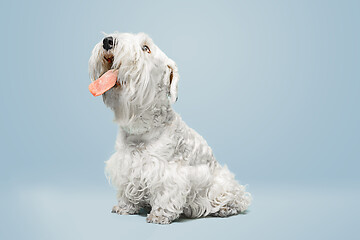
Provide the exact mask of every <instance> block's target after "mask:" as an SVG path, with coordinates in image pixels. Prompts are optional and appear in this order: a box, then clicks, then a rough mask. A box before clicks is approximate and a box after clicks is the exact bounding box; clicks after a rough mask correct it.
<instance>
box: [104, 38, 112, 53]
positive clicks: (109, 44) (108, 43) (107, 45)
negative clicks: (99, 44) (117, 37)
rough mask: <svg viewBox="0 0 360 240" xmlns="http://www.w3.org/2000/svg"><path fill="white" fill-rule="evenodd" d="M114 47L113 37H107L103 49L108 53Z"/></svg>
mask: <svg viewBox="0 0 360 240" xmlns="http://www.w3.org/2000/svg"><path fill="white" fill-rule="evenodd" d="M113 46H114V39H113V38H112V37H106V38H104V40H103V48H104V49H105V50H106V51H108V50H110V49H112V48H113Z"/></svg>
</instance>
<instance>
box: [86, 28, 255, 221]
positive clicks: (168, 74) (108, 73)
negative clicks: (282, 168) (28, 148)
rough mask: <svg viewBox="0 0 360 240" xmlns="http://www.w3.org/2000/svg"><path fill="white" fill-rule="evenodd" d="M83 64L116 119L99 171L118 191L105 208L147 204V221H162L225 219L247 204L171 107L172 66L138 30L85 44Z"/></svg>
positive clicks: (128, 209) (127, 209)
mask: <svg viewBox="0 0 360 240" xmlns="http://www.w3.org/2000/svg"><path fill="white" fill-rule="evenodd" d="M89 70H90V77H91V80H92V81H93V82H92V84H90V86H89V89H90V91H91V92H92V93H93V94H94V95H95V96H98V95H102V96H103V100H104V103H105V104H106V105H107V106H108V107H110V108H111V109H112V110H113V111H114V113H115V122H116V123H118V124H119V132H118V136H117V140H116V146H115V148H116V152H115V153H114V154H113V155H112V156H111V158H110V159H109V160H108V161H107V162H106V169H105V171H106V174H107V177H108V178H109V180H110V181H111V183H112V184H113V185H114V186H115V187H116V188H117V191H118V192H117V200H118V204H117V205H116V206H114V207H113V209H112V212H115V213H118V214H124V215H125V214H136V213H139V210H140V209H141V208H150V209H151V211H150V213H149V214H148V215H147V219H146V220H147V222H151V223H159V224H169V223H171V222H172V221H174V220H175V219H177V218H178V217H179V216H180V214H184V215H185V216H187V217H190V218H198V217H204V216H208V215H212V216H220V217H226V216H230V215H235V214H238V213H241V212H244V211H245V210H246V209H247V208H248V206H249V205H250V201H251V196H250V194H249V193H248V192H246V191H245V187H244V186H242V185H240V184H239V183H238V182H236V180H235V179H234V175H233V174H232V173H230V171H229V170H228V169H227V167H226V166H225V167H222V166H221V165H220V164H219V163H218V162H217V161H216V160H215V158H214V156H213V153H212V150H211V148H210V147H209V146H208V144H207V143H206V141H205V140H204V139H203V138H202V137H201V136H200V135H199V134H198V133H197V132H195V131H194V130H193V129H191V128H189V127H188V126H187V125H186V124H185V122H183V121H182V120H181V118H180V116H179V115H178V114H177V113H175V112H174V110H173V109H172V107H171V104H172V103H174V102H175V101H176V100H177V92H178V80H179V75H178V69H177V67H176V64H175V62H174V61H173V60H171V59H170V58H168V57H167V56H166V55H165V54H164V53H163V52H162V51H161V50H160V49H159V48H158V47H157V46H156V45H155V44H154V43H153V41H152V40H151V39H150V38H149V37H148V36H147V35H146V34H143V33H139V34H128V33H121V34H120V33H114V34H110V35H108V36H107V37H106V38H104V39H103V40H102V41H101V42H99V43H98V44H97V45H96V46H95V48H94V49H93V51H92V55H91V57H90V60H89ZM96 79H97V80H96Z"/></svg>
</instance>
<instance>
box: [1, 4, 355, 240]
mask: <svg viewBox="0 0 360 240" xmlns="http://www.w3.org/2000/svg"><path fill="white" fill-rule="evenodd" d="M0 9H1V10H0V13H1V14H0V18H1V22H0V24H1V38H0V46H1V49H2V50H1V56H2V57H1V60H0V61H1V63H0V66H1V94H0V99H1V101H0V104H1V105H0V106H1V119H0V120H1V124H0V131H1V139H0V141H1V142H0V146H1V156H0V158H1V168H0V177H1V179H0V180H1V181H0V186H1V189H2V191H1V192H2V194H1V197H0V206H1V209H0V210H1V217H0V221H1V222H0V238H1V239H127V238H129V239H132V238H138V239H192V238H195V237H196V238H198V239H205V237H206V238H208V239H220V238H223V237H225V238H234V239H265V238H266V239H339V238H340V239H358V238H359V234H358V231H357V230H358V222H359V220H358V216H359V213H360V211H359V206H358V205H359V201H360V191H359V189H360V188H359V187H360V186H359V185H360V184H359V180H360V179H359V167H360V164H359V159H360V150H359V149H360V128H359V122H360V111H359V103H360V97H359V93H360V74H359V67H360V47H359V44H360V33H359V29H360V24H359V23H360V17H359V10H360V2H359V1H319V0H312V1H266V0H264V1H256V0H252V1H217V2H212V1H181V2H180V1H179V2H172V1H131V2H130V1H127V2H122V1H99V2H93V1H56V2H53V1H2V2H1V3H0ZM116 30H118V31H120V32H134V33H137V32H146V33H148V34H149V35H150V36H151V37H152V38H153V40H154V41H155V43H156V44H157V45H158V46H159V47H160V48H161V49H162V50H163V51H164V52H165V53H166V54H167V55H168V56H169V57H171V58H172V59H173V60H175V62H176V63H177V65H178V67H179V71H180V75H181V78H180V84H179V100H178V102H177V103H176V104H175V105H174V108H175V110H176V111H177V112H179V113H180V114H181V116H182V117H183V119H184V120H185V121H186V122H187V123H188V125H190V126H191V127H192V128H194V129H196V130H197V131H198V132H199V133H200V134H201V135H203V136H204V137H205V139H206V140H207V141H208V143H209V144H210V146H212V148H213V150H214V153H215V156H216V157H217V159H218V161H219V162H221V163H222V164H227V165H228V166H229V168H230V169H231V171H233V172H234V173H235V174H236V177H237V179H238V180H239V181H240V182H241V183H243V184H249V185H248V189H249V191H250V192H251V193H252V194H253V197H254V201H253V205H252V206H251V207H250V209H249V211H248V213H247V214H246V215H240V216H235V217H231V218H227V219H218V218H205V219H199V220H181V221H179V222H176V223H173V224H172V225H170V226H158V225H151V224H146V222H145V217H144V216H116V215H113V214H110V209H111V207H112V206H113V205H114V204H115V191H114V190H113V189H112V188H111V187H110V186H109V185H108V183H107V182H106V179H105V177H104V174H103V168H104V161H105V160H107V158H108V157H109V156H110V155H111V154H112V152H113V146H114V141H115V136H116V130H117V127H116V125H115V124H114V123H112V117H113V116H112V112H111V111H110V110H109V109H107V108H106V107H105V106H104V105H103V103H102V100H101V98H94V97H92V95H91V94H90V93H89V92H88V84H89V82H90V80H89V77H88V66H87V62H88V59H89V57H90V52H91V50H92V48H93V46H94V45H95V44H96V43H97V42H98V41H100V40H101V39H102V36H103V35H102V34H101V31H104V32H108V33H111V32H113V31H116Z"/></svg>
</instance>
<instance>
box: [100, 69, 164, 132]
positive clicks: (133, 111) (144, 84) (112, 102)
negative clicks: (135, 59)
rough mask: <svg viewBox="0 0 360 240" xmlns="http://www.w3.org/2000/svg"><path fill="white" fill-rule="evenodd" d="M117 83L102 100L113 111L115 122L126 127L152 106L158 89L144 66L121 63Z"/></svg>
mask: <svg viewBox="0 0 360 240" xmlns="http://www.w3.org/2000/svg"><path fill="white" fill-rule="evenodd" d="M118 81H119V82H120V83H119V85H118V86H116V87H113V88H112V89H110V90H109V91H107V92H105V93H104V94H103V100H104V103H105V104H106V105H107V106H108V107H110V108H111V109H112V110H113V111H114V114H115V121H116V122H117V123H119V124H120V125H123V126H126V125H129V124H130V123H131V122H132V121H133V120H135V119H137V118H139V117H140V116H141V115H142V114H143V113H144V112H145V111H146V110H147V109H149V108H150V107H151V106H152V105H153V103H154V101H155V96H156V94H157V91H158V87H157V85H156V82H155V81H154V80H153V79H151V73H150V74H149V73H148V70H147V69H146V65H144V64H143V65H142V66H141V67H139V65H138V64H136V65H134V64H133V65H130V64H126V63H123V64H122V65H121V66H120V68H119V73H118Z"/></svg>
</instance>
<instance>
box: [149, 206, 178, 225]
mask: <svg viewBox="0 0 360 240" xmlns="http://www.w3.org/2000/svg"><path fill="white" fill-rule="evenodd" d="M178 217H179V214H176V213H169V212H168V211H166V210H162V209H157V210H152V211H151V212H150V213H149V214H148V215H147V218H146V221H147V222H148V223H156V224H170V223H171V222H172V221H174V220H175V219H176V218H178Z"/></svg>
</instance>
